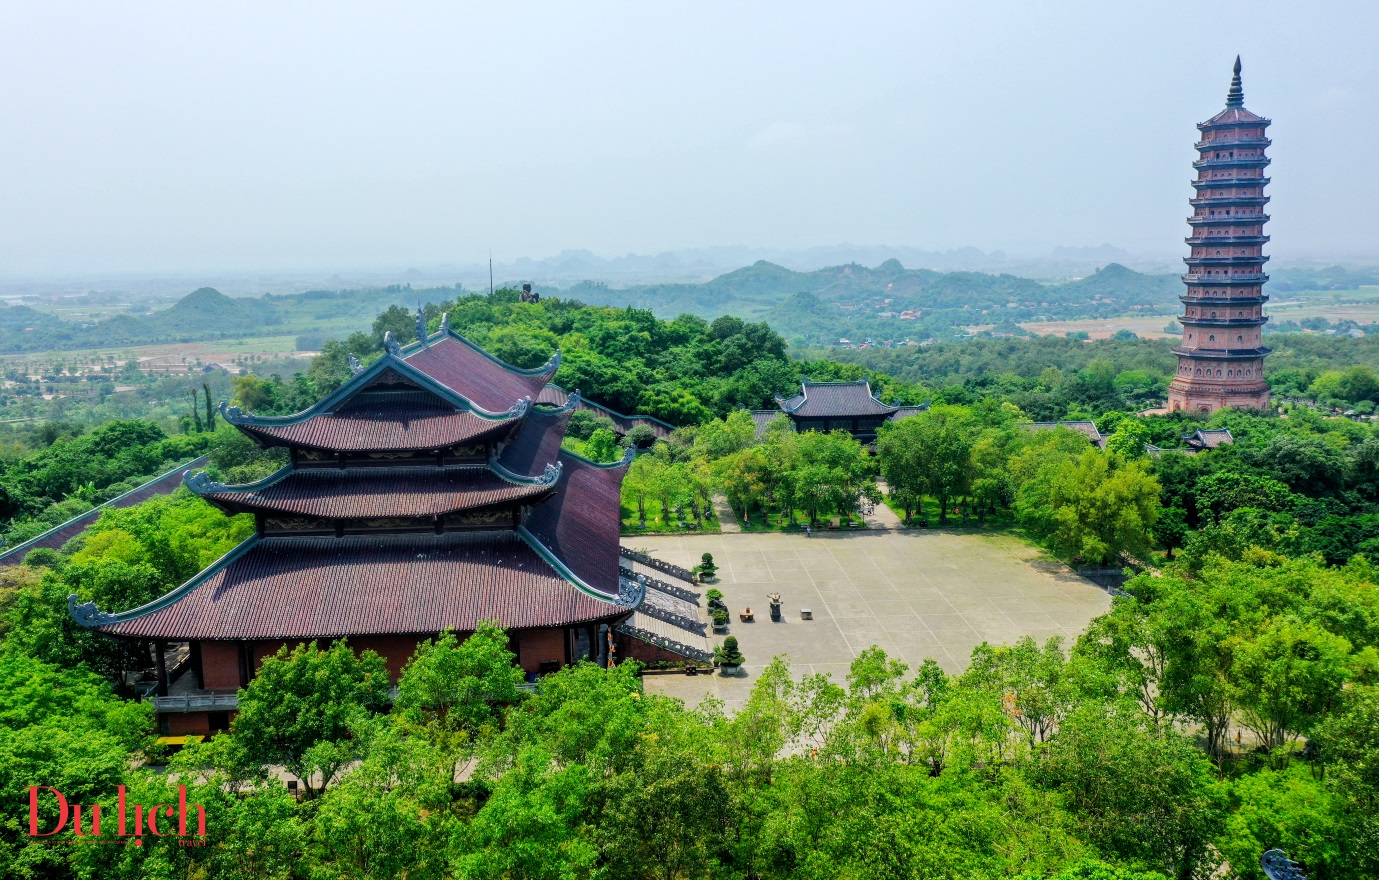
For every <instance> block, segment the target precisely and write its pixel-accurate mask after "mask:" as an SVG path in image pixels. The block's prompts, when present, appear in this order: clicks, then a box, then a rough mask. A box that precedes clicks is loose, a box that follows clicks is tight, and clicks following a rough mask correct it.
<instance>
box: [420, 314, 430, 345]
mask: <svg viewBox="0 0 1379 880" xmlns="http://www.w3.org/2000/svg"><path fill="white" fill-rule="evenodd" d="M417 342H419V343H421V347H422V348H428V347H429V346H430V345H431V340H430V339H428V338H427V336H426V313H425V312H423V311H422V310H421V306H417Z"/></svg>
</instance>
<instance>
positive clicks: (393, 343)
mask: <svg viewBox="0 0 1379 880" xmlns="http://www.w3.org/2000/svg"><path fill="white" fill-rule="evenodd" d="M383 349H384V350H385V351H387V352H388V354H390V355H392V356H393V357H402V346H401V345H400V344H399V343H398V341H397V340H396V339H395V338H393V331H391V330H388V331H386V332H385V333H384V334H383Z"/></svg>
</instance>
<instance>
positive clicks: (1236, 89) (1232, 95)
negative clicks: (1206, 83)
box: [1226, 55, 1245, 110]
mask: <svg viewBox="0 0 1379 880" xmlns="http://www.w3.org/2000/svg"><path fill="white" fill-rule="evenodd" d="M1244 107H1245V88H1244V85H1243V84H1242V83H1241V81H1240V56H1239V55H1237V56H1235V68H1234V76H1232V77H1231V90H1230V91H1229V92H1227V93H1226V109H1227V110H1241V109H1244Z"/></svg>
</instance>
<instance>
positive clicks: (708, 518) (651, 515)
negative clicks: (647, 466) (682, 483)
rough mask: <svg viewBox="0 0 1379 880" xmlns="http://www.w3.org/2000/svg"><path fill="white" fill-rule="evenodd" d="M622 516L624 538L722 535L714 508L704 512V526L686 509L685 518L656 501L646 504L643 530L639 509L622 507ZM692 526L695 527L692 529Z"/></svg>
mask: <svg viewBox="0 0 1379 880" xmlns="http://www.w3.org/2000/svg"><path fill="white" fill-rule="evenodd" d="M620 513H621V516H622V534H623V535H624V536H636V535H717V534H721V533H722V531H723V530H722V528H720V527H719V524H718V517H717V516H715V515H714V512H713V508H712V507H710V508H709V509H708V510H707V511H705V512H704V521H703V524H700V522H699V521H698V520H696V519H695V518H694V517H693V516H692V515H691V514H690V512H689V508H685V511H684V518H683V519H682V518H681V517H678V516H676V515H675V510H674V509H671V510H669V511H667V510H663V509H662V508H661V505H660V504H659V503H658V502H655V501H648V502H647V503H646V527H645V528H643V527H642V524H641V519H640V518H639V517H638V516H637V507H636V505H632V506H631V507H629V506H628V505H626V504H624V505H622V507H621V509H620ZM691 525H692V526H694V527H693V528H691Z"/></svg>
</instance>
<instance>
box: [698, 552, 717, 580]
mask: <svg viewBox="0 0 1379 880" xmlns="http://www.w3.org/2000/svg"><path fill="white" fill-rule="evenodd" d="M698 567H699V573H700V574H701V575H703V576H704V577H710V578H711V577H713V576H714V575H715V574H717V572H718V566H717V565H714V563H713V554H712V553H705V554H704V556H703V557H702V561H701V562H700V563H699V566H698Z"/></svg>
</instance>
